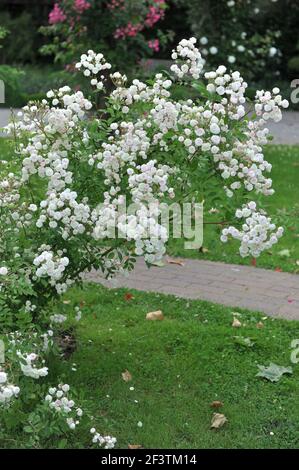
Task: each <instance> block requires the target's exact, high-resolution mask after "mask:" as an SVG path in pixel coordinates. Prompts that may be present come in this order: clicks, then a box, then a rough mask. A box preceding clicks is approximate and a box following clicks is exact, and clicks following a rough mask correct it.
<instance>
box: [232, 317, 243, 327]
mask: <svg viewBox="0 0 299 470" xmlns="http://www.w3.org/2000/svg"><path fill="white" fill-rule="evenodd" d="M241 326H242V323H241V322H240V320H238V319H237V318H234V320H233V322H232V327H233V328H240V327H241Z"/></svg>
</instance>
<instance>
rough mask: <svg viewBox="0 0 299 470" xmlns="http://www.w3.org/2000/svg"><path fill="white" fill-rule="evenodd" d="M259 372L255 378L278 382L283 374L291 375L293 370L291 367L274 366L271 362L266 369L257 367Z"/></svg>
mask: <svg viewBox="0 0 299 470" xmlns="http://www.w3.org/2000/svg"><path fill="white" fill-rule="evenodd" d="M258 368H259V370H260V372H259V373H258V374H256V377H263V378H265V379H267V380H270V381H271V382H278V381H279V380H280V379H281V377H282V376H283V374H292V373H293V369H292V367H283V366H278V365H277V364H274V363H273V362H271V363H270V365H269V366H268V367H266V366H260V365H258Z"/></svg>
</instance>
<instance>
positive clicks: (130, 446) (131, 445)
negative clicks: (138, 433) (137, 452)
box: [128, 444, 142, 449]
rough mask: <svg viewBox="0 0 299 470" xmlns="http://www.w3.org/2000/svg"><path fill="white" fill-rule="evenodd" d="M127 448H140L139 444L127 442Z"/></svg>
mask: <svg viewBox="0 0 299 470" xmlns="http://www.w3.org/2000/svg"><path fill="white" fill-rule="evenodd" d="M128 449H142V446H141V445H140V444H128Z"/></svg>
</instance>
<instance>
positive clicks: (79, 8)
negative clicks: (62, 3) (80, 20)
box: [74, 0, 91, 14]
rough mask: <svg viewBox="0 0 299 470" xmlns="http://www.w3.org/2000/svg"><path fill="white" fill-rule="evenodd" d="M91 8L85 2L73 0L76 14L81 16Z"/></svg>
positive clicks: (83, 0)
mask: <svg viewBox="0 0 299 470" xmlns="http://www.w3.org/2000/svg"><path fill="white" fill-rule="evenodd" d="M90 7H91V4H90V3H89V2H87V1H86V0H75V1H74V9H75V10H76V12H77V13H79V14H82V13H83V12H84V11H85V10H88V9H89V8H90Z"/></svg>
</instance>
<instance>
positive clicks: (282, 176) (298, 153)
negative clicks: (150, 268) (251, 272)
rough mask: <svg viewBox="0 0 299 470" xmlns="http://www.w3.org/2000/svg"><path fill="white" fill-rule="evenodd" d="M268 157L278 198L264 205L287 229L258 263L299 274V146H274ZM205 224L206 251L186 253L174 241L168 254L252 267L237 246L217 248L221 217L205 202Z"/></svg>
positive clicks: (268, 151)
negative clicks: (284, 253)
mask: <svg viewBox="0 0 299 470" xmlns="http://www.w3.org/2000/svg"><path fill="white" fill-rule="evenodd" d="M265 157H266V159H267V161H269V162H270V163H271V164H272V165H273V167H272V179H273V186H274V187H275V188H277V190H276V191H275V194H274V195H273V196H272V197H271V198H269V200H267V201H264V202H266V203H267V209H268V210H269V211H271V213H272V214H273V215H274V216H275V218H276V220H278V222H279V224H281V225H283V226H284V227H286V231H285V234H284V236H283V237H282V238H281V239H280V242H279V245H277V246H276V247H273V248H272V250H271V251H269V252H265V253H263V254H262V255H261V256H260V258H259V259H258V260H257V266H258V267H263V268H268V269H276V268H277V269H282V270H283V271H291V272H298V271H299V237H298V234H299V204H298V184H297V181H298V178H299V147H298V146H294V147H291V146H275V145H271V146H268V147H266V149H265ZM205 201H206V202H205V215H204V221H205V222H209V225H205V226H204V247H205V248H206V250H204V252H202V251H192V250H185V249H184V248H183V243H182V241H181V240H171V242H170V244H169V247H168V252H169V254H171V255H176V256H180V257H182V256H183V257H186V258H188V257H191V258H198V259H209V260H213V261H222V262H226V263H237V264H247V265H248V264H250V263H251V260H250V259H241V258H240V256H239V254H238V247H237V245H236V244H235V243H234V242H232V243H231V244H230V245H228V246H226V247H225V248H224V247H223V246H220V245H218V243H217V239H218V237H219V235H220V231H221V230H222V228H223V227H222V226H221V225H218V224H217V223H216V222H217V221H219V214H217V213H216V214H210V213H209V211H210V210H211V208H213V206H214V205H215V202H216V201H215V200H214V201H213V200H212V201H211V203H209V202H208V201H209V200H208V199H207V198H205ZM284 249H286V250H289V252H290V256H289V257H284V256H281V255H280V254H279V253H280V252H281V251H282V250H284Z"/></svg>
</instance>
